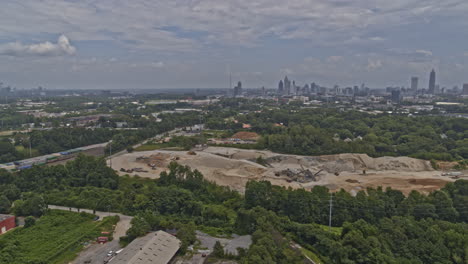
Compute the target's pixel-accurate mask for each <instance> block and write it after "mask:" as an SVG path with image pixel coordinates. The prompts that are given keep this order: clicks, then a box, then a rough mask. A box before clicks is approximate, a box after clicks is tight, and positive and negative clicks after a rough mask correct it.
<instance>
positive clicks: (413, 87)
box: [411, 77, 419, 92]
mask: <svg viewBox="0 0 468 264" xmlns="http://www.w3.org/2000/svg"><path fill="white" fill-rule="evenodd" d="M418 81H419V78H418V77H411V91H412V92H417V91H418Z"/></svg>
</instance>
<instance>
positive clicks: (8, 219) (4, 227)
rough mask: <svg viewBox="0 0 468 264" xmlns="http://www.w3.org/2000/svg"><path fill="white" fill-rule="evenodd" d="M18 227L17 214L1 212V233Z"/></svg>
mask: <svg viewBox="0 0 468 264" xmlns="http://www.w3.org/2000/svg"><path fill="white" fill-rule="evenodd" d="M15 227H16V222H15V216H14V215H5V214H0V235H1V234H3V233H6V232H7V231H8V230H10V229H13V228H15Z"/></svg>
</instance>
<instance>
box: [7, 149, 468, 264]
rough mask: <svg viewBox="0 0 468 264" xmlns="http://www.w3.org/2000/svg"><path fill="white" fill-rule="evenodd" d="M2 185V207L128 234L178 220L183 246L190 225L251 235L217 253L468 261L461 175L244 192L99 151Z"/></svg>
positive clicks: (278, 258) (467, 184) (259, 257)
mask: <svg viewBox="0 0 468 264" xmlns="http://www.w3.org/2000/svg"><path fill="white" fill-rule="evenodd" d="M0 190H1V193H2V195H1V196H0V210H2V212H4V213H8V212H11V211H13V212H14V213H16V214H18V215H36V216H39V215H41V214H42V213H44V212H46V211H47V210H45V209H44V210H34V208H44V205H45V204H57V205H65V206H75V207H79V208H89V209H96V210H109V209H110V210H111V211H114V212H122V213H124V214H129V215H134V216H135V218H134V220H133V223H132V224H133V226H132V228H131V229H130V230H129V231H128V233H127V238H125V239H124V240H125V241H126V242H129V241H131V240H132V239H134V238H135V237H138V236H140V235H144V234H145V233H146V232H148V231H151V230H156V229H160V228H177V229H178V236H179V238H180V239H181V240H182V242H183V246H182V249H181V253H183V252H185V250H186V247H187V246H188V245H190V244H191V243H193V242H194V241H195V234H194V231H195V230H196V229H200V230H204V231H205V232H209V233H217V234H230V233H237V234H253V244H252V245H251V247H250V248H249V250H247V251H242V252H241V254H240V255H239V256H238V257H232V256H221V257H222V258H223V257H226V258H235V259H236V260H237V261H238V262H239V263H303V256H302V253H301V251H300V250H299V249H297V248H296V247H293V246H292V245H294V244H295V243H297V244H299V245H301V246H302V247H304V248H305V249H307V250H309V251H311V252H313V253H314V254H315V255H317V256H318V257H319V258H320V259H321V261H322V262H324V263H418V264H419V263H421V264H423V263H460V264H461V263H466V261H467V260H468V225H467V223H466V222H467V219H468V208H467V206H466V205H467V204H468V181H466V180H458V181H456V182H454V183H449V184H447V185H446V186H445V187H444V188H443V189H441V190H440V191H435V192H433V193H431V194H429V195H423V194H420V193H417V192H412V193H411V194H410V195H409V196H408V197H405V196H404V195H403V194H402V193H401V192H400V191H397V190H392V189H386V190H382V189H380V188H378V189H367V190H365V191H361V192H359V193H358V194H357V195H356V196H352V195H350V194H349V193H346V192H345V191H340V192H337V193H334V194H331V193H330V192H329V191H328V189H326V188H324V187H315V188H313V189H312V190H310V191H308V190H302V189H299V190H292V189H285V188H282V187H278V186H272V185H271V184H270V183H269V182H263V181H262V182H254V181H251V182H249V183H248V184H247V186H246V192H245V195H241V194H239V193H237V192H235V191H232V190H230V189H229V188H227V187H222V186H218V185H216V184H215V183H212V182H209V181H207V180H205V179H204V178H203V175H202V174H201V173H200V172H198V171H197V170H192V169H190V168H188V167H185V166H181V165H178V164H177V163H171V164H170V170H169V171H168V172H167V173H162V174H161V177H160V179H157V180H152V179H142V178H138V177H133V178H131V177H128V176H126V177H120V178H119V177H118V176H117V175H116V173H115V172H114V171H112V170H111V169H109V168H107V167H106V165H105V162H104V160H103V159H96V158H92V157H85V156H80V157H78V158H77V159H76V160H74V161H70V162H68V163H67V164H66V165H58V166H54V167H37V168H33V169H32V170H26V171H21V172H17V173H14V174H12V173H9V172H6V171H1V172H0ZM331 197H332V199H333V205H334V207H333V213H332V225H333V226H334V227H340V229H339V230H340V231H338V232H337V231H336V230H334V231H332V232H329V231H328V229H327V228H323V225H327V224H328V220H329V218H328V216H329V208H330V207H329V200H330V198H331ZM18 200H19V201H18ZM15 201H16V202H15ZM12 202H14V203H15V208H14V209H11V208H10V205H11V203H12ZM17 203H18V208H17V207H16V204H17ZM2 254H3V252H2V251H0V256H2ZM218 257H219V256H218Z"/></svg>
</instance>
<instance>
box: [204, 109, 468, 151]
mask: <svg viewBox="0 0 468 264" xmlns="http://www.w3.org/2000/svg"><path fill="white" fill-rule="evenodd" d="M236 119H237V121H238V123H237V124H235V123H234V122H232V121H226V120H223V119H220V118H216V117H213V120H212V121H207V125H208V127H210V128H211V127H213V128H220V127H221V126H222V123H221V122H223V123H224V125H225V127H233V126H234V127H238V126H239V125H238V124H242V123H248V124H251V125H252V130H253V131H255V132H257V133H259V134H261V135H263V139H262V140H261V141H260V142H259V145H258V146H257V147H258V148H268V149H271V150H273V151H277V152H283V153H291V154H299V155H326V154H337V153H347V152H349V153H366V154H368V155H370V156H373V157H376V156H411V157H415V158H422V159H428V160H430V159H436V160H462V159H468V122H466V119H463V118H447V117H441V116H403V115H388V114H380V115H370V114H367V113H361V112H357V111H345V112H343V111H339V110H338V109H327V108H320V109H301V108H298V107H296V108H292V107H291V106H287V107H286V106H285V107H282V108H281V109H274V110H268V109H266V108H265V109H264V110H263V111H262V112H259V111H257V112H251V113H249V114H246V115H238V116H237V117H236Z"/></svg>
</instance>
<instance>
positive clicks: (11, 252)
mask: <svg viewBox="0 0 468 264" xmlns="http://www.w3.org/2000/svg"><path fill="white" fill-rule="evenodd" d="M93 218H94V216H93V215H91V214H86V213H81V214H80V213H72V212H66V211H57V210H52V211H50V212H49V213H48V214H47V215H45V216H43V217H41V218H40V219H38V220H37V222H36V224H35V225H34V226H32V227H29V228H23V227H18V228H16V229H14V230H12V231H10V232H8V233H6V234H5V235H2V236H0V263H1V264H4V263H5V264H6V263H8V264H20V263H31V264H32V263H53V264H59V263H60V264H62V263H68V262H69V261H71V260H73V259H74V258H75V257H76V255H77V253H78V252H80V251H81V249H82V248H83V242H85V241H89V240H95V239H96V237H98V236H99V234H100V232H101V231H103V230H105V229H108V228H109V226H112V224H114V223H116V222H117V221H118V220H117V219H116V218H115V217H110V218H105V219H104V220H103V221H93Z"/></svg>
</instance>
